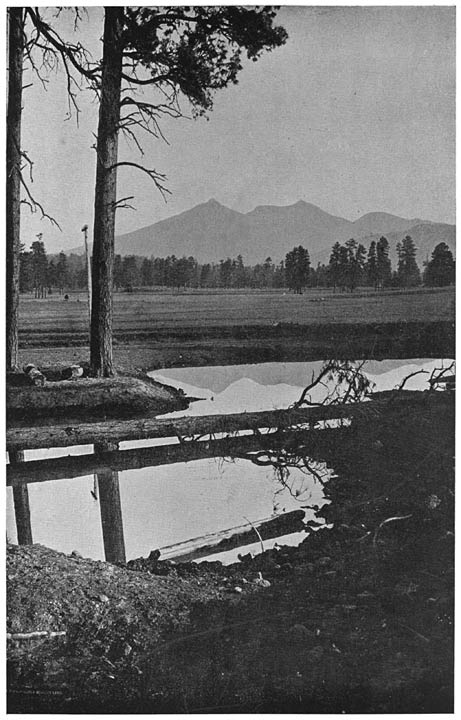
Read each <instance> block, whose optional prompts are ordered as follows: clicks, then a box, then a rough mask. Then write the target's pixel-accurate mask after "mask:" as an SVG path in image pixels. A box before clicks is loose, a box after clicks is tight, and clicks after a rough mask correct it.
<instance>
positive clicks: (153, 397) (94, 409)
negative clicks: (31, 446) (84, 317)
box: [6, 365, 189, 425]
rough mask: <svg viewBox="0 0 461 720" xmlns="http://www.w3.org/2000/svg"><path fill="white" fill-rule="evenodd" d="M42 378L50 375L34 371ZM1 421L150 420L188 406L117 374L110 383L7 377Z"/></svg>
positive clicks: (162, 389)
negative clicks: (41, 381)
mask: <svg viewBox="0 0 461 720" xmlns="http://www.w3.org/2000/svg"><path fill="white" fill-rule="evenodd" d="M38 367H39V369H40V370H41V371H42V372H43V373H44V376H47V377H48V376H50V375H52V374H56V369H55V368H56V366H55V368H54V369H53V372H50V371H47V369H46V366H45V367H43V366H42V365H39V366H38ZM6 405H7V421H8V423H9V424H13V423H20V422H21V421H22V422H25V423H27V424H29V425H30V424H31V423H32V422H34V421H35V422H36V423H39V422H42V423H43V422H47V423H49V422H54V421H57V420H61V421H62V419H63V418H65V419H66V421H69V422H70V421H72V420H74V419H76V420H78V419H80V420H81V419H83V418H84V419H86V420H88V419H101V418H104V419H105V418H110V417H117V418H124V417H137V416H140V415H142V417H153V416H155V415H159V414H161V413H167V412H173V411H175V410H183V409H184V408H186V407H188V405H189V403H188V401H187V400H186V398H185V395H184V393H183V392H182V391H179V390H177V389H175V388H173V387H169V386H167V385H162V384H161V383H158V382H155V381H154V380H152V379H151V378H149V377H146V376H143V377H133V376H126V375H125V376H124V375H119V376H118V377H114V378H89V377H79V378H77V379H74V380H57V381H51V382H49V381H47V380H46V381H45V382H44V384H43V385H39V386H35V385H30V384H28V380H27V376H26V375H25V374H24V373H20V372H18V373H8V375H7V383H6Z"/></svg>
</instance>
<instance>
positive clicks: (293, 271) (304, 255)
mask: <svg viewBox="0 0 461 720" xmlns="http://www.w3.org/2000/svg"><path fill="white" fill-rule="evenodd" d="M310 265H311V262H310V258H309V253H308V251H307V250H306V248H304V247H303V246H302V245H298V247H295V248H293V250H290V252H289V253H287V254H286V257H285V276H286V281H287V285H288V287H289V288H290V289H291V290H294V292H295V293H298V294H301V293H302V291H303V288H304V287H306V285H307V284H308V282H309V269H310Z"/></svg>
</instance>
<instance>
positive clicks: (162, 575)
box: [7, 393, 454, 713]
mask: <svg viewBox="0 0 461 720" xmlns="http://www.w3.org/2000/svg"><path fill="white" fill-rule="evenodd" d="M297 452H298V451H297V450H296V449H295V448H294V449H293V457H294V458H295V457H296V453H297ZM453 452H454V407H453V401H452V395H451V394H448V393H447V396H446V403H444V404H443V405H442V406H438V407H436V408H432V409H429V407H426V408H425V406H424V404H423V405H422V406H421V407H420V409H419V410H418V412H417V413H415V412H414V410H413V411H409V410H408V409H407V410H405V409H404V408H402V409H400V410H398V411H396V410H395V409H392V405H391V407H390V408H389V410H388V411H387V412H385V413H381V415H380V416H379V417H375V416H371V415H370V417H367V416H366V415H364V417H363V418H362V419H361V420H360V422H354V424H353V426H352V427H351V428H349V429H345V430H344V431H342V439H341V440H338V437H337V436H336V435H335V441H334V442H330V441H329V440H328V434H325V433H321V432H318V433H315V434H314V433H313V434H312V440H311V443H310V447H309V455H310V456H312V457H314V458H316V459H318V460H323V461H325V462H327V464H328V465H329V466H330V467H332V468H334V470H335V471H336V473H335V476H334V477H333V478H332V479H331V480H330V481H329V483H328V484H327V485H326V486H325V493H326V495H327V497H328V499H329V500H330V501H331V502H330V504H329V505H327V506H325V508H324V509H323V510H321V511H320V512H319V513H318V515H319V516H320V517H323V518H324V519H326V520H327V522H328V523H329V524H330V526H331V527H330V529H323V530H320V531H318V532H317V533H313V534H311V535H309V536H308V537H307V538H306V540H305V541H304V542H303V543H302V544H301V545H300V546H299V547H298V548H282V549H278V550H270V551H268V552H266V553H265V554H264V555H261V556H259V557H257V558H255V559H253V560H248V561H245V562H243V563H241V564H239V565H238V566H236V567H233V568H222V567H220V566H219V565H214V564H212V565H210V566H208V567H207V566H203V565H200V566H198V567H196V566H195V565H194V564H186V565H185V566H174V565H172V564H171V563H168V562H161V561H159V560H158V557H157V555H156V554H155V553H154V555H153V556H152V557H151V558H150V559H149V560H147V561H142V560H139V561H136V562H132V563H129V564H128V566H125V567H115V566H110V565H108V564H106V563H96V562H93V561H91V560H84V559H82V558H75V557H73V558H72V557H66V556H63V555H61V554H59V553H56V552H54V551H51V550H46V549H43V548H40V547H29V548H13V547H10V548H9V550H8V594H7V602H8V631H9V632H11V633H20V632H31V631H39V630H54V631H65V633H66V635H63V636H58V637H54V638H47V639H43V638H40V637H39V638H35V639H29V640H19V639H18V640H16V641H15V640H10V642H9V648H8V654H9V665H8V683H9V711H10V712H39V711H46V712H54V713H56V712H110V711H111V712H117V713H120V712H131V713H136V712H147V713H156V712H290V711H291V712H303V713H312V712H329V713H339V712H369V713H370V712H373V713H376V712H380V713H390V712H400V713H402V712H452V709H453V675H452V673H453V571H454V568H453V566H454V558H453V550H454V543H453V516H454V472H453V461H452V458H453ZM258 573H261V575H259V574H258Z"/></svg>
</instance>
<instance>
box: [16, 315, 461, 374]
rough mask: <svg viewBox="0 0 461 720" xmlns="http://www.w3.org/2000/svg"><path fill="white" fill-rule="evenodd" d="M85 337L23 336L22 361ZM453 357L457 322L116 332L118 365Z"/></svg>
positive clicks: (46, 359)
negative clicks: (25, 337) (340, 358)
mask: <svg viewBox="0 0 461 720" xmlns="http://www.w3.org/2000/svg"><path fill="white" fill-rule="evenodd" d="M83 337H84V336H80V335H79V334H78V333H67V334H65V333H61V334H54V335H51V336H50V335H44V334H43V333H37V334H36V335H34V336H33V337H32V336H31V337H28V339H27V340H25V339H24V340H22V341H21V350H20V358H21V363H22V364H25V363H28V362H32V363H35V364H38V365H40V364H43V363H45V364H56V363H59V362H76V361H81V360H87V359H88V348H87V346H85V344H84V340H83ZM330 357H345V358H346V357H347V358H354V359H361V358H369V359H376V360H379V359H383V358H416V357H454V323H453V322H451V321H450V322H449V321H442V322H440V321H439V322H387V323H335V324H328V325H322V324H311V325H297V324H294V323H278V324H276V325H264V326H244V325H238V326H234V327H204V328H200V327H194V328H181V327H171V328H165V329H160V330H157V331H155V332H152V331H151V332H147V331H146V332H144V333H142V332H125V333H118V334H117V333H116V336H115V341H114V358H115V363H116V366H117V368H118V370H120V371H125V372H132V371H133V369H136V370H138V371H147V370H155V369H159V368H165V367H192V366H206V365H236V364H244V363H259V362H277V361H279V362H295V361H309V360H324V359H325V358H330Z"/></svg>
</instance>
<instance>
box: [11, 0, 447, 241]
mask: <svg viewBox="0 0 461 720" xmlns="http://www.w3.org/2000/svg"><path fill="white" fill-rule="evenodd" d="M278 23H279V24H281V25H283V26H284V27H285V28H286V30H287V31H288V34H289V40H288V41H287V44H286V45H285V46H284V47H282V48H279V49H277V50H274V51H273V52H272V53H269V54H267V55H265V56H263V57H262V58H261V59H260V60H259V61H258V62H257V63H246V64H245V66H244V69H243V71H242V72H241V74H240V79H239V83H238V85H236V86H232V87H230V88H228V89H226V90H223V91H221V92H220V93H218V94H217V95H216V98H215V105H214V109H213V110H212V112H211V113H210V114H209V119H208V120H206V119H199V120H196V121H193V120H188V119H181V120H170V121H168V122H164V123H163V126H162V127H163V130H164V133H165V135H166V137H167V139H168V141H169V143H170V144H169V145H167V144H165V143H164V142H163V141H161V140H157V141H154V140H152V139H150V138H147V137H142V138H140V139H141V141H142V145H143V148H144V151H145V156H144V159H143V161H144V164H145V165H146V166H147V167H149V168H155V169H156V170H158V171H160V172H164V173H166V175H167V177H168V187H169V188H170V190H171V191H172V195H171V196H170V197H169V199H168V202H167V204H165V203H164V201H163V200H162V197H161V196H160V195H159V194H158V192H157V191H156V190H155V188H154V187H153V185H152V184H151V183H150V181H149V179H148V178H147V176H146V175H144V174H142V173H140V172H138V171H136V170H133V171H132V170H131V169H125V168H122V169H120V171H119V196H120V197H122V196H127V195H135V201H134V203H135V205H136V208H137V210H136V212H133V211H130V210H120V211H119V212H118V214H117V232H118V233H122V232H128V231H130V230H134V229H136V228H139V227H143V226H145V225H149V224H151V223H154V222H156V221H158V220H162V219H164V218H166V217H169V216H170V215H174V214H176V213H178V212H182V211H183V210H187V209H188V208H190V207H193V206H194V205H197V204H198V203H201V202H205V201H207V200H208V199H209V198H211V197H214V198H216V199H217V200H218V201H220V202H222V203H223V204H224V205H227V206H229V207H231V208H233V209H235V210H239V211H242V212H247V211H249V210H252V209H253V208H254V207H255V206H256V205H262V204H276V205H289V204H292V203H295V202H297V201H298V200H300V199H303V200H306V201H307V202H312V203H314V204H316V205H319V206H320V207H321V208H322V209H324V210H326V211H327V212H331V213H333V214H336V215H341V216H343V217H346V218H348V219H351V220H355V219H357V218H358V217H360V216H361V215H363V214H364V213H367V212H371V211H386V212H391V213H395V214H397V215H402V216H404V217H420V218H424V219H429V220H434V221H440V222H455V153H454V138H455V120H454V108H455V61H454V57H455V55H454V52H455V10H454V8H453V7H451V8H450V7H441V6H438V7H437V6H436V7H429V6H426V7H396V6H389V7H340V8H333V7H317V8H309V7H300V6H298V7H283V8H282V9H281V10H280V11H279V14H278ZM101 32H102V11H101V9H100V8H91V9H90V14H89V20H88V21H87V22H85V23H84V24H83V25H82V30H81V35H80V37H79V39H80V40H81V41H82V42H83V43H88V44H89V45H90V47H92V48H93V50H94V52H95V54H96V55H98V53H99V52H100V45H99V42H98V38H99V37H100V35H101ZM31 80H32V75H31V73H30V72H28V73H26V77H25V83H27V82H30V81H31ZM80 104H81V109H82V113H81V117H80V123H79V127H77V126H76V123H75V119H70V120H67V121H65V117H66V112H67V104H66V97H65V84H64V80H63V77H62V76H61V75H60V74H57V75H54V76H52V77H51V78H50V82H49V83H48V91H47V92H45V91H44V90H43V88H42V87H41V86H40V84H39V83H38V82H36V81H34V86H33V87H30V88H28V89H26V90H25V91H24V119H23V147H24V148H25V149H26V150H27V151H28V152H29V154H30V155H31V156H32V158H33V160H34V163H35V164H34V183H33V185H32V189H33V192H34V194H35V196H36V197H37V199H38V200H40V202H41V203H42V204H43V205H44V207H45V208H46V210H47V212H49V213H50V214H52V215H53V216H54V217H56V219H57V220H58V221H59V223H60V225H61V227H62V230H63V232H62V233H60V232H59V231H58V230H56V229H54V228H52V227H51V226H50V225H49V223H48V222H47V221H46V220H40V218H39V214H38V213H37V214H35V215H30V213H29V211H28V210H27V208H24V210H23V213H22V233H21V234H22V241H23V242H24V243H25V244H26V246H27V247H28V246H29V245H30V243H31V242H32V241H33V240H34V239H35V235H36V234H37V233H38V232H43V239H44V241H45V243H46V247H47V249H48V250H50V251H57V250H60V249H64V250H69V249H70V248H72V247H75V246H78V245H80V244H81V240H82V234H81V231H80V230H81V227H82V225H83V224H85V223H88V225H89V226H90V234H91V228H92V222H93V193H94V177H95V154H94V150H93V149H92V148H91V146H92V145H93V144H94V137H93V133H95V132H96V129H97V105H96V104H95V103H94V101H93V100H92V95H91V94H90V93H88V92H86V93H84V94H83V95H82V97H81V100H80ZM120 159H131V160H134V161H139V160H140V158H139V155H138V154H137V151H136V148H135V147H134V146H128V145H127V144H126V142H125V141H124V140H121V143H120Z"/></svg>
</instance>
